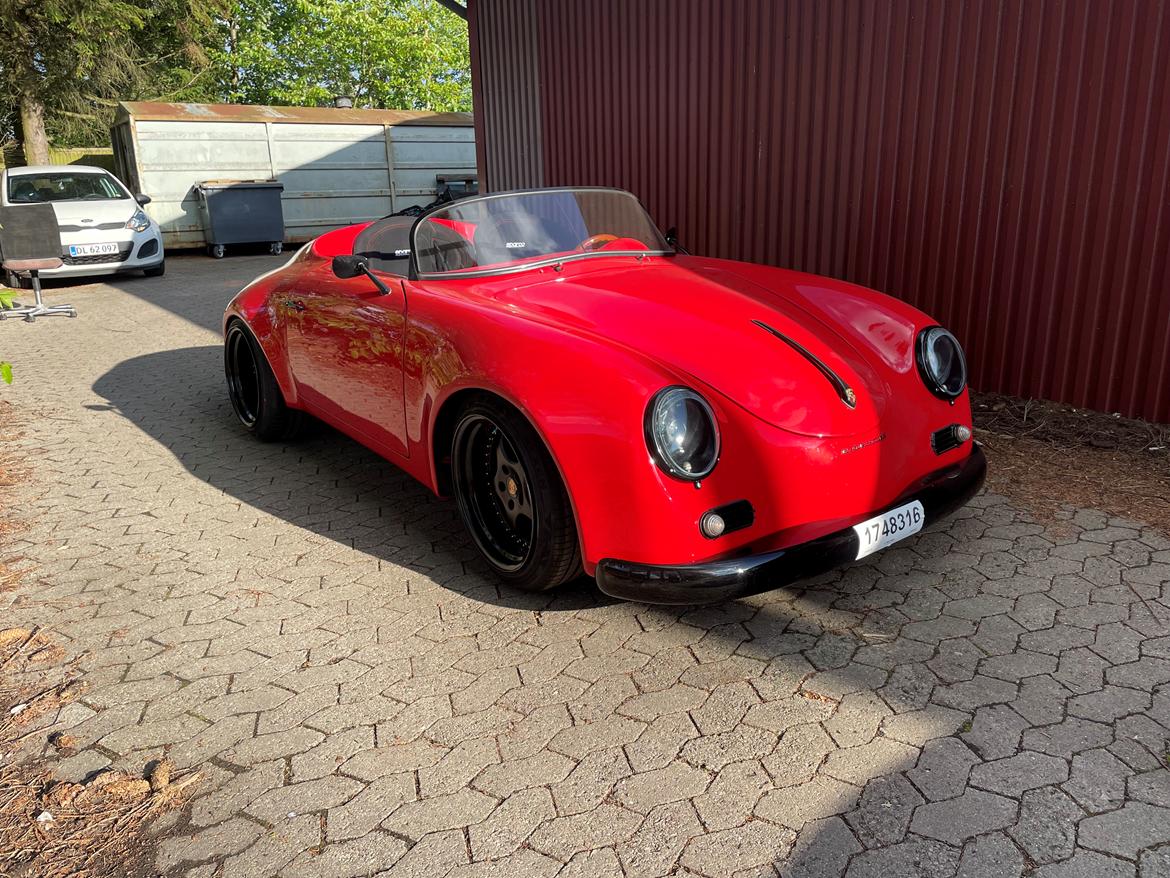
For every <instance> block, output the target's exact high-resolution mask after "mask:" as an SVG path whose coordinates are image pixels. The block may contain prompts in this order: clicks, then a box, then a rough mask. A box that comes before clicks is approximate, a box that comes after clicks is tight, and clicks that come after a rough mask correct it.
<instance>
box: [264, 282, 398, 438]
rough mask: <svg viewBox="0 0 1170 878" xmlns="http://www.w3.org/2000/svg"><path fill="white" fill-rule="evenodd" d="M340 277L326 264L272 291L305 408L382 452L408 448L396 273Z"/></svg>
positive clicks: (290, 361) (294, 375)
mask: <svg viewBox="0 0 1170 878" xmlns="http://www.w3.org/2000/svg"><path fill="white" fill-rule="evenodd" d="M382 279H383V281H384V282H385V284H386V285H387V286H388V287H389V288H390V290H391V292H390V295H383V294H382V293H381V292H380V291H379V290H378V289H377V288H376V287H375V286H374V284H373V283H372V282H371V281H370V279H369V278H368V277H363V276H358V277H353V278H339V277H336V276H334V275H333V273H332V272H331V271H329V270H328V268H326V269H325V270H324V271H317V272H312V277H311V278H310V277H307V276H306V277H302V278H301V282H300V283H298V284H297V287H298V288H297V290H295V291H292V290H290V291H286V292H284V293H280V294H278V297H277V300H278V301H277V306H278V307H279V308H280V309H281V310H282V311H283V312H284V315H285V318H286V320H285V325H286V327H287V336H286V342H287V345H288V355H289V364H290V365H291V367H292V373H293V378H294V380H295V382H296V385H297V393H298V396H299V398H300V399H301V400H302V401H303V403H304V405H305V407H306V408H308V409H309V410H310V411H311V412H313V413H314V414H316V415H318V416H319V417H321V418H322V419H324V420H326V421H328V422H330V423H332V424H334V426H336V427H338V428H340V429H342V430H343V431H344V432H346V433H348V434H350V435H351V436H353V437H354V438H355V439H357V440H359V441H360V442H363V443H364V444H366V445H368V446H370V447H372V448H374V450H376V451H379V452H382V453H384V454H387V453H390V452H393V453H395V454H398V455H402V456H407V444H406V415H405V410H404V406H403V393H402V380H403V376H402V343H403V335H404V330H405V322H406V296H405V288H404V286H403V284H402V281H401V278H398V277H394V276H392V275H382Z"/></svg>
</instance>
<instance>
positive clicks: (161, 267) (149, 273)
mask: <svg viewBox="0 0 1170 878" xmlns="http://www.w3.org/2000/svg"><path fill="white" fill-rule="evenodd" d="M166 273H167V263H166V260H163V261H162V262H160V263H159V264H158V265H153V266H151V267H150V268H144V269H142V276H143V277H162V276H163V275H164V274H166Z"/></svg>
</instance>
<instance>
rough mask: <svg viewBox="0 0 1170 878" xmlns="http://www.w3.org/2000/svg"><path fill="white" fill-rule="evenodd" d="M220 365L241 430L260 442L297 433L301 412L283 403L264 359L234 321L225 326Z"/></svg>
mask: <svg viewBox="0 0 1170 878" xmlns="http://www.w3.org/2000/svg"><path fill="white" fill-rule="evenodd" d="M223 368H224V373H225V375H226V376H227V385H228V398H229V399H230V400H231V403H232V410H233V411H235V413H236V417H237V418H238V419H239V421H240V423H241V424H242V425H243V426H244V429H246V430H247V431H248V432H250V433H251V434H252V435H253V436H255V437H256V438H257V439H259V440H260V441H261V442H280V441H282V440H287V439H292V438H293V437H294V436H295V435H296V434H297V432H298V431H299V430H300V428H301V423H302V420H303V418H302V415H301V413H300V412H298V411H296V410H294V409H290V408H289V407H288V405H287V404H286V403H285V401H284V394H283V393H281V392H280V385H279V384H277V383H276V376H275V375H274V374H272V367H271V366H269V365H268V358H267V357H265V356H264V352H263V351H262V350H261V349H260V345H259V343H258V342H257V341H256V339H254V338H253V337H252V333H250V332H248V330H247V329H245V328H244V325H243V323H241V322H240V321H238V320H235V321H232V323H231V325H230V326H229V327H228V331H227V338H226V339H225V340H224V346H223Z"/></svg>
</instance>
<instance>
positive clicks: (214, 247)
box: [207, 244, 224, 259]
mask: <svg viewBox="0 0 1170 878" xmlns="http://www.w3.org/2000/svg"><path fill="white" fill-rule="evenodd" d="M207 252H208V254H209V255H210V256H211V258H212V259H223V254H224V249H223V244H208V245H207Z"/></svg>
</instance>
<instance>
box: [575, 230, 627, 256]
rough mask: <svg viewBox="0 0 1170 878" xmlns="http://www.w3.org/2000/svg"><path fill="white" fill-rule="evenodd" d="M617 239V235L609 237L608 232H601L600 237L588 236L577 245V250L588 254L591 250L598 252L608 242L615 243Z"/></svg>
mask: <svg viewBox="0 0 1170 878" xmlns="http://www.w3.org/2000/svg"><path fill="white" fill-rule="evenodd" d="M617 239H618V236H617V235H611V234H609V233H608V232H602V233H601V234H600V235H590V236H589V237H588V238H586V239H585V240H584V241H582V242H581V243H580V244H578V245H577V249H578V250H582V251H584V252H586V253H589V252H591V251H593V250H600V249H601V248H602V247H604V246H605V245H606V244H608V243H609V242H610V241H616V240H617Z"/></svg>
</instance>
